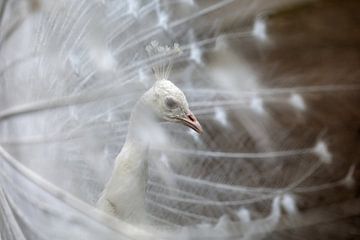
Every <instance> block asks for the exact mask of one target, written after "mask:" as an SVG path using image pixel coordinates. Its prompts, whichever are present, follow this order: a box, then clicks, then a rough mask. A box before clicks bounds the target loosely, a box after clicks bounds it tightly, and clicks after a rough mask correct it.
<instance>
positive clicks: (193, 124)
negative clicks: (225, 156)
mask: <svg viewBox="0 0 360 240" xmlns="http://www.w3.org/2000/svg"><path fill="white" fill-rule="evenodd" d="M179 120H180V121H181V122H182V123H183V124H184V125H185V126H188V127H190V128H192V129H194V131H196V132H198V133H202V132H203V128H202V127H201V124H200V123H199V121H198V120H197V119H196V117H195V116H194V114H193V113H192V112H190V111H189V112H188V113H187V114H186V116H185V117H182V118H179Z"/></svg>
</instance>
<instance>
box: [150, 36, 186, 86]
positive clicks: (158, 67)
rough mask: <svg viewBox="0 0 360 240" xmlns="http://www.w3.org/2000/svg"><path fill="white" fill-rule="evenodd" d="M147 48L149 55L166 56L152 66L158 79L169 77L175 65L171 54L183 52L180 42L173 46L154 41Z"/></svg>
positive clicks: (154, 56)
mask: <svg viewBox="0 0 360 240" xmlns="http://www.w3.org/2000/svg"><path fill="white" fill-rule="evenodd" d="M145 50H146V52H147V53H148V55H149V57H153V58H159V57H164V60H163V61H160V63H156V64H154V65H153V66H152V70H153V73H154V75H155V78H156V80H162V79H168V77H169V75H170V72H171V69H172V66H173V63H172V57H171V56H174V55H175V56H176V55H180V54H181V53H182V51H181V49H180V46H179V44H178V43H174V45H173V47H169V46H167V45H164V46H162V45H159V42H157V41H152V42H151V43H150V44H149V45H147V46H146V48H145Z"/></svg>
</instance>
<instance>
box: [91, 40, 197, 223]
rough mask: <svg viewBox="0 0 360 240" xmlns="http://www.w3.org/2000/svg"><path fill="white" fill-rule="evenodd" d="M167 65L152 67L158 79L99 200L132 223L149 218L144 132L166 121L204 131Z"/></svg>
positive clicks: (137, 107) (136, 111)
mask: <svg viewBox="0 0 360 240" xmlns="http://www.w3.org/2000/svg"><path fill="white" fill-rule="evenodd" d="M155 47H156V48H157V45H156V46H155ZM159 48H160V49H164V48H162V47H159ZM147 50H148V49H147ZM168 64H169V65H168V66H167V67H165V68H164V65H162V66H161V67H158V66H157V67H153V70H154V72H155V76H156V79H157V80H156V82H155V83H154V85H153V86H152V87H151V88H150V89H149V90H148V91H146V92H145V93H144V95H143V96H142V97H141V98H140V100H139V101H138V102H137V104H136V105H135V107H134V109H133V110H132V113H131V117H130V123H129V128H128V134H127V137H126V141H125V144H124V145H123V148H122V149H121V151H120V153H119V155H118V156H117V157H116V161H115V165H114V170H113V173H112V175H111V177H110V179H109V181H108V182H107V184H106V186H105V189H104V191H103V193H102V195H101V197H100V199H99V200H98V203H97V206H98V208H99V209H102V210H103V211H105V212H107V213H108V214H110V215H113V216H116V217H119V218H121V219H123V220H126V221H129V222H137V223H139V222H141V221H143V220H144V219H145V218H146V211H145V188H146V182H147V161H146V149H147V148H148V145H149V140H151V139H149V138H146V137H144V131H147V130H148V129H151V128H153V127H154V126H156V124H158V122H159V121H160V120H165V121H168V122H178V123H182V124H184V125H186V126H188V127H190V128H192V129H193V130H195V131H196V132H198V133H201V132H202V127H201V125H200V123H199V122H198V120H197V119H196V117H195V116H194V115H193V113H192V112H191V111H190V109H189V106H188V103H187V100H186V97H185V95H184V93H183V92H182V91H181V90H180V89H179V88H178V87H176V86H175V85H174V84H173V83H172V82H170V81H169V80H167V77H168V75H169V71H170V68H171V66H170V64H171V63H168ZM154 124H155V125H154Z"/></svg>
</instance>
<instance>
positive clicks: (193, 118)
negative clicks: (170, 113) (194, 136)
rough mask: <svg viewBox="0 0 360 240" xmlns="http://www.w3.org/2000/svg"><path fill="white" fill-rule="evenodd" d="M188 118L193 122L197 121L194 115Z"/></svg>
mask: <svg viewBox="0 0 360 240" xmlns="http://www.w3.org/2000/svg"><path fill="white" fill-rule="evenodd" d="M188 118H189V119H190V120H191V121H193V122H194V121H195V117H194V115H192V114H188Z"/></svg>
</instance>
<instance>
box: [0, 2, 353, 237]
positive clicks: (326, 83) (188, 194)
mask: <svg viewBox="0 0 360 240" xmlns="http://www.w3.org/2000/svg"><path fill="white" fill-rule="evenodd" d="M308 2H310V3H308ZM333 2H334V3H324V2H322V1H320V3H317V2H316V3H312V1H301V0H291V1H289V0H287V1H284V0H272V1H268V0H256V1H254V0H252V1H250V0H241V1H231V0H227V1H201V0H199V1H183V0H179V1H160V0H156V1H142V0H133V1H120V0H105V1H96V0H90V1H89V0H86V1H85V0H81V1H74V0H61V1H40V0H31V1H22V0H16V1H10V0H3V1H1V12H0V13H1V15H0V16H1V31H0V41H1V45H0V51H1V53H0V57H1V62H0V78H1V83H0V84H1V85H0V86H1V88H0V100H1V101H0V109H1V111H0V156H1V157H0V158H1V161H0V184H1V185H0V230H1V231H0V232H1V235H0V236H1V238H2V239H5V240H12V239H36V240H37V239H130V238H135V239H149V238H160V239H194V238H200V239H201V238H203V239H209V238H214V239H227V238H229V239H230V238H231V239H234V238H236V239H238V238H243V239H258V238H263V237H265V236H267V237H269V238H273V239H285V238H286V239H289V238H290V239H297V238H303V239H304V238H305V239H308V237H309V236H310V235H309V232H311V233H312V234H313V232H314V231H312V230H313V228H316V229H317V230H318V231H317V232H318V233H317V234H318V235H316V238H318V239H325V238H326V239H327V238H328V236H332V238H333V239H336V238H337V239H343V238H344V237H353V236H359V234H360V233H359V230H358V229H359V228H358V227H359V221H358V219H359V214H360V204H359V200H358V193H359V191H358V188H357V187H358V184H357V181H358V176H359V168H358V164H357V161H358V157H357V156H358V155H359V151H360V148H359V142H360V141H359V121H360V120H359V119H360V114H359V111H358V110H357V105H358V102H359V89H360V85H359V81H358V79H359V76H360V74H359V72H358V70H357V67H356V66H358V64H359V60H358V59H360V58H359V54H358V53H357V52H356V51H354V50H356V49H358V44H357V43H356V40H358V39H360V37H359V35H358V34H357V35H356V32H354V33H352V34H353V35H347V34H350V33H351V32H353V31H351V29H353V28H352V27H353V26H356V24H355V23H357V22H356V21H357V20H356V18H355V17H353V16H355V15H354V13H353V12H352V11H353V10H352V9H356V7H355V6H358V5H359V4H357V3H356V1H348V2H347V3H340V2H339V1H333ZM302 3H304V4H305V3H306V4H305V5H303V7H301V6H300V7H299V8H297V6H298V4H302ZM335 3H336V4H338V5H336V4H335ZM333 4H334V5H333ZM334 6H338V8H339V9H341V10H338V11H337V10H336V8H337V7H334ZM309 8H310V10H308V9H309ZM314 12H315V14H314ZM337 12H338V13H339V17H338V18H334V17H333V15H332V14H334V13H337ZM294 19H295V23H294ZM354 19H355V20H354ZM312 21H313V22H312ZM328 21H330V23H331V24H333V25H332V26H329V25H328ZM343 26H348V27H343ZM333 29H336V31H335V30H333ZM349 29H350V30H349ZM303 31H305V32H306V33H304V32H303ZM313 36H314V37H313ZM152 40H158V41H159V42H162V43H165V44H172V43H174V42H179V43H180V45H181V48H182V50H183V51H184V54H183V55H182V56H176V57H174V56H171V58H173V61H174V65H175V66H174V70H175V74H174V78H175V82H176V84H177V85H178V86H180V88H181V89H183V90H184V91H185V92H186V95H187V96H188V98H189V99H188V100H189V102H190V106H191V108H192V109H195V114H196V115H197V116H199V115H200V116H201V117H200V120H201V122H202V124H203V125H204V126H205V133H204V134H203V135H202V136H200V137H199V136H195V135H193V133H192V132H190V134H189V133H188V132H187V131H185V130H184V129H182V128H180V127H174V126H172V125H170V124H166V125H164V128H165V129H166V134H168V135H170V136H171V137H169V138H166V139H167V140H166V141H168V143H167V144H168V145H169V146H170V147H168V148H167V149H159V148H155V147H154V148H153V149H150V154H149V159H148V160H149V162H150V171H149V178H150V179H149V181H148V184H147V185H148V186H147V193H146V197H147V214H148V216H149V218H150V219H152V220H153V223H152V224H151V225H149V226H136V225H130V224H127V223H125V222H121V221H119V220H117V219H114V218H111V217H109V216H106V215H105V214H103V213H101V212H99V211H97V210H96V209H95V208H94V207H93V206H94V203H95V201H96V200H97V198H98V197H99V194H100V192H101V191H102V189H103V188H104V184H105V181H106V180H107V179H108V176H109V175H110V174H111V171H112V168H113V163H114V160H115V157H116V155H117V153H118V151H119V150H120V149H121V146H122V144H123V142H124V139H125V135H126V131H127V125H128V118H129V114H130V111H131V109H132V107H133V105H134V104H135V102H136V101H137V99H138V98H139V97H140V96H141V94H142V93H143V92H145V90H146V89H147V88H148V87H149V86H151V85H152V80H153V79H152V76H151V73H150V72H151V71H150V69H151V67H152V66H154V65H156V64H159V63H162V62H166V61H168V57H167V56H160V55H154V56H152V57H146V52H145V46H146V45H147V44H148V43H149V42H151V41H152ZM153 131H156V130H154V129H153ZM150 134H156V133H150ZM329 222H334V224H337V225H338V226H339V227H337V228H333V227H331V226H332V225H331V224H330V223H329ZM333 229H336V231H334V230H333ZM312 236H314V235H312ZM314 238H315V236H314Z"/></svg>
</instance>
